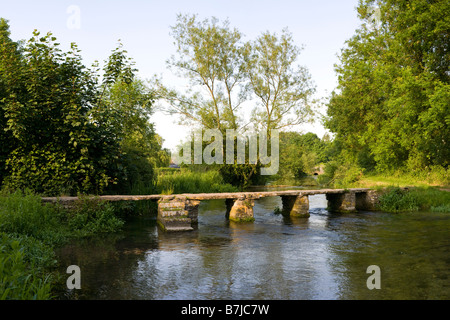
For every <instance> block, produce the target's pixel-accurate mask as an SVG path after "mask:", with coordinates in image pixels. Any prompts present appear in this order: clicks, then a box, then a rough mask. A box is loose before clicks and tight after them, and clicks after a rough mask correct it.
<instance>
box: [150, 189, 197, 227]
mask: <svg viewBox="0 0 450 320" xmlns="http://www.w3.org/2000/svg"><path fill="white" fill-rule="evenodd" d="M197 202H198V203H197ZM199 204H200V201H194V202H191V200H187V199H186V197H173V198H162V199H160V200H158V217H157V222H158V225H159V226H160V227H161V229H163V230H164V231H192V230H194V228H193V224H196V222H197V217H198V205H199Z"/></svg>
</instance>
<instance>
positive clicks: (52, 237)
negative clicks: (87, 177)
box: [0, 191, 123, 300]
mask: <svg viewBox="0 0 450 320" xmlns="http://www.w3.org/2000/svg"><path fill="white" fill-rule="evenodd" d="M122 225H123V221H122V220H121V219H120V218H118V217H117V216H116V212H115V209H114V208H113V207H112V205H110V204H109V203H105V202H101V201H97V200H87V199H83V200H82V201H81V202H79V203H78V204H77V205H76V206H75V207H74V208H72V209H71V210H66V209H63V208H62V207H60V206H57V205H51V204H43V203H42V201H41V198H40V197H39V196H37V195H34V194H33V193H31V192H20V191H16V192H12V193H10V192H6V191H2V192H0V299H14V300H31V299H50V298H51V297H52V294H51V291H52V286H53V284H54V282H55V281H56V280H57V276H56V275H55V274H53V273H52V268H53V267H55V265H56V263H57V261H56V260H55V254H54V249H55V248H56V247H58V246H61V245H63V244H65V243H67V241H68V240H69V239H71V238H76V237H89V236H94V235H98V234H103V233H110V232H115V231H118V230H119V229H120V228H121V227H122Z"/></svg>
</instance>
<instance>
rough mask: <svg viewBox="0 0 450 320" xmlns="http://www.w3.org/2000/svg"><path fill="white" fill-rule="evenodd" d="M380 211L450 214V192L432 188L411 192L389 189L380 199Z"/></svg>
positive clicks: (397, 188) (415, 189) (416, 189)
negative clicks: (420, 211)
mask: <svg viewBox="0 0 450 320" xmlns="http://www.w3.org/2000/svg"><path fill="white" fill-rule="evenodd" d="M379 209H380V210H383V211H387V212H401V211H417V210H431V211H435V212H450V192H447V191H443V190H439V189H436V188H431V187H427V188H413V189H409V190H405V189H401V188H399V187H389V188H387V189H386V191H385V192H384V193H383V194H382V195H381V196H380V198H379Z"/></svg>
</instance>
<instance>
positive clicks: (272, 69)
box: [246, 29, 314, 132]
mask: <svg viewBox="0 0 450 320" xmlns="http://www.w3.org/2000/svg"><path fill="white" fill-rule="evenodd" d="M248 51H249V52H250V53H249V55H248V58H247V64H246V72H247V77H248V79H249V88H250V89H251V92H252V93H253V94H254V95H255V96H256V97H257V98H258V100H259V106H258V107H257V108H255V109H254V110H253V112H252V120H253V123H254V124H255V125H256V126H259V127H262V128H264V129H265V130H266V131H267V132H270V130H273V129H283V128H286V127H291V126H294V125H299V124H302V123H305V122H306V121H307V120H308V118H309V117H310V116H311V114H312V110H311V101H310V99H311V95H312V94H313V92H314V87H313V85H312V83H311V81H310V75H309V74H308V70H307V69H306V68H305V67H302V66H296V65H295V63H296V62H297V58H298V56H299V54H300V48H298V47H297V46H296V45H295V44H294V42H293V39H292V35H291V33H290V32H289V31H288V30H287V29H284V30H283V32H282V34H281V36H278V35H276V34H271V33H269V32H266V33H263V34H262V35H261V36H260V37H258V38H257V39H256V41H254V42H253V43H251V44H249V45H248Z"/></svg>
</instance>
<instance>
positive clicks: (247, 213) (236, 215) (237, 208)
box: [225, 198, 255, 222]
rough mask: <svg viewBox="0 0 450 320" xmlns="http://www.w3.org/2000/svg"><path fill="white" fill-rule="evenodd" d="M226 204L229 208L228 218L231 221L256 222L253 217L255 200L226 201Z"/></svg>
mask: <svg viewBox="0 0 450 320" xmlns="http://www.w3.org/2000/svg"><path fill="white" fill-rule="evenodd" d="M225 204H226V206H227V213H226V216H227V218H228V219H229V220H231V221H235V222H251V221H254V220H255V217H254V215H253V206H254V205H255V200H254V199H250V198H240V199H226V200H225Z"/></svg>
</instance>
